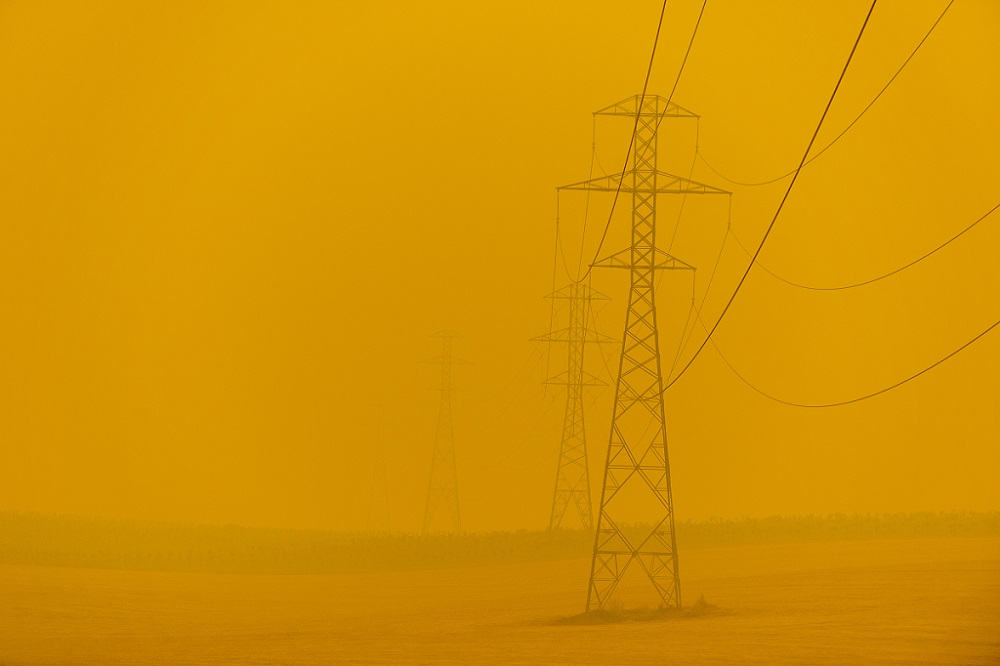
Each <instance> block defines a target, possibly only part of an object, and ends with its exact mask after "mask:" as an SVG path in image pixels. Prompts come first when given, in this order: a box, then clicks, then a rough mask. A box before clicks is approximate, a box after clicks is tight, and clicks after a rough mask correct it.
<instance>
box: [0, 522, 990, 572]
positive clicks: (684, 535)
mask: <svg viewBox="0 0 1000 666" xmlns="http://www.w3.org/2000/svg"><path fill="white" fill-rule="evenodd" d="M633 529H635V530H636V531H639V530H640V529H641V527H640V526H636V527H635V528H633ZM977 535H978V536H984V535H1000V513H913V514H882V515H860V514H854V515H845V514H838V515H832V516H825V517H818V516H803V517H781V516H775V517H771V518H763V519H751V518H747V519H740V520H708V521H701V522H681V523H678V525H677V542H678V548H679V549H680V550H684V549H693V548H713V547H724V546H739V545H753V544H772V543H784V542H802V541H831V540H857V539H896V538H914V537H944V536H977ZM592 547H593V533H592V532H585V531H582V530H556V531H553V532H544V531H527V530H523V531H518V532H490V533H464V534H431V535H414V534H367V533H344V532H333V531H320V530H291V529H264V528H250V527H236V526H208V525H187V524H176V523H163V522H145V521H116V520H107V519H95V518H80V517H73V516H58V515H46V514H33V513H13V512H8V513H0V564H32V565H43V566H70V567H91V568H104V569H135V570H154V571H203V572H247V573H250V572H253V573H289V574H292V573H295V574H305V573H335V572H344V571H368V570H371V571H374V570H389V569H422V568H439V567H454V566H468V565H474V564H486V563H497V562H528V561H543V560H553V559H570V558H578V557H586V556H587V555H589V554H590V551H591V548H592Z"/></svg>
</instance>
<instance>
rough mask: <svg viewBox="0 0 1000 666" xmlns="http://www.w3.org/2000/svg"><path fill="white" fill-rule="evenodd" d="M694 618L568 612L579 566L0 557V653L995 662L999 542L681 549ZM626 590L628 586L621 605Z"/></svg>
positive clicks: (133, 659)
mask: <svg viewBox="0 0 1000 666" xmlns="http://www.w3.org/2000/svg"><path fill="white" fill-rule="evenodd" d="M681 558H682V560H681V563H682V566H683V579H684V596H685V601H686V602H687V603H689V604H691V603H694V602H695V601H696V600H697V599H698V597H699V596H700V595H702V594H704V596H705V598H706V599H707V600H708V601H709V602H711V603H713V604H715V605H717V606H718V607H719V610H718V611H717V612H714V613H711V614H707V615H703V616H700V617H693V618H686V619H671V620H655V621H648V622H634V621H633V622H619V623H612V624H596V625H582V624H572V623H570V624H567V623H565V622H564V620H565V618H567V617H569V616H572V615H574V614H577V613H579V612H580V610H582V604H583V593H584V590H585V579H586V575H587V572H588V567H589V561H584V560H572V561H563V562H545V563H537V564H520V565H510V566H489V567H476V568H467V569H454V570H438V571H412V572H391V573H383V574H372V573H367V574H350V575H327V576H273V575H267V576H262V575H219V574H178V573H149V572H128V571H102V570H86V569H60V568H39V567H0V664H4V665H14V664H17V665H20V664H102V665H103V664H114V663H121V664H334V663H336V664H370V663H387V664H393V663H460V662H461V663H499V662H503V663H505V664H574V665H575V666H580V665H582V664H593V663H608V664H623V663H635V664H665V663H670V664H702V663H703V664H713V665H714V664H885V663H893V664H998V663H1000V538H951V539H944V538H942V539H926V540H893V541H858V542H834V543H817V544H792V545H780V546H753V547H740V548H717V549H711V550H700V551H697V550H691V551H687V552H682V553H681ZM627 599H628V596H626V600H627Z"/></svg>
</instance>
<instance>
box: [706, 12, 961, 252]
mask: <svg viewBox="0 0 1000 666" xmlns="http://www.w3.org/2000/svg"><path fill="white" fill-rule="evenodd" d="M953 2H955V0H950V1H949V2H948V4H947V5H946V6H945V8H944V11H942V12H941V14H940V15H939V16H938V17H937V20H936V21H934V24H933V25H931V27H930V30H928V31H927V33H926V34H925V35H924V37H923V39H921V40H920V42H919V43H918V44H917V46H916V47H915V48H914V49H913V51H911V52H910V55H909V56H908V57H907V58H906V60H904V61H903V64H902V65H900V66H899V69H897V70H896V73H895V74H893V75H892V78H890V79H889V81H888V83H886V84H885V85H884V86H882V89H881V90H879V91H878V94H877V95H875V97H874V98H872V101H870V102H868V106H866V107H865V108H863V109H862V110H861V113H859V114H858V115H857V117H856V118H855V119H854V120H852V121H851V124H850V125H848V126H847V127H845V128H844V129H843V131H841V133H840V134H838V135H837V136H836V137H834V139H833V141H831V142H830V143H828V144H826V147H825V148H823V150H821V151H819V152H818V153H816V154H815V155H813V156H812V157H810V158H809V161H807V162H806V163H805V164H803V165H802V166H806V165H808V164H810V163H811V162H812V161H813V160H815V159H816V158H818V157H819V156H820V155H822V154H823V153H825V152H826V151H827V150H829V149H830V147H831V146H833V144H835V143H837V141H839V140H840V137H842V136H844V135H845V134H847V132H848V130H850V129H851V128H852V127H854V125H855V123H857V122H858V121H859V120H861V116H863V115H865V113H867V112H868V109H870V108H872V106H873V105H874V104H875V102H877V101H878V98H879V97H881V96H882V93H884V92H885V91H886V90H888V88H889V86H891V85H892V83H893V82H894V81H895V80H896V77H898V76H899V74H900V72H902V71H903V68H905V67H906V65H907V64H909V62H910V60H912V59H913V56H915V55H917V51H919V50H920V47H921V46H923V45H924V42H926V41H927V38H928V37H930V36H931V33H932V32H934V29H935V28H936V27H937V25H938V23H940V22H941V19H943V18H944V15H945V14H947V13H948V9H950V8H951V5H952V3H953ZM696 157H700V158H701V161H702V162H704V163H705V166H707V167H708V168H709V169H711V170H712V172H713V173H715V175H716V176H718V177H719V178H722V179H723V180H726V181H729V182H730V183H732V184H733V185H743V186H745V187H758V186H760V185H770V184H771V183H776V182H778V181H779V180H784V179H785V178H788V177H789V176H791V175H792V174H793V173H795V172H796V171H797V170H798V169H793V170H792V171H789V172H788V173H786V174H785V175H783V176H778V177H777V178H772V179H771V180H763V181H760V182H758V183H747V182H743V181H739V180H733V179H732V178H728V177H727V176H724V175H723V174H721V173H719V171H718V170H717V169H716V168H715V167H714V166H712V165H711V164H709V162H708V160H706V159H705V156H704V155H702V154H701V152H700V151H698V152H696ZM799 168H800V169H801V168H802V167H799ZM762 268H763V267H762ZM765 270H766V269H765Z"/></svg>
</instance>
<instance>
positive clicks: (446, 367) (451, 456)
mask: <svg viewBox="0 0 1000 666" xmlns="http://www.w3.org/2000/svg"><path fill="white" fill-rule="evenodd" d="M434 337H437V338H441V357H440V358H437V359H434V360H432V361H429V362H430V363H437V364H439V365H440V366H441V385H440V386H438V391H440V393H441V401H440V403H439V407H438V421H437V431H436V433H435V435H434V457H433V458H432V459H431V479H430V484H429V485H428V487H427V505H426V507H425V508H424V533H425V534H426V533H427V532H430V531H431V530H432V529H433V528H434V524H435V523H434V517H435V514H436V513H437V511H438V509H439V508H441V506H442V505H443V506H444V508H445V510H446V511H447V512H448V520H449V521H450V525H451V530H452V531H454V532H461V531H462V519H461V516H460V514H459V511H458V474H457V472H456V469H455V440H454V435H453V432H452V425H451V368H452V366H453V365H455V364H458V363H465V361H460V360H457V359H455V358H453V357H452V354H451V347H452V340H453V339H455V338H456V337H460V336H459V335H458V334H457V333H455V332H453V331H442V332H441V333H438V334H437V335H435V336H434Z"/></svg>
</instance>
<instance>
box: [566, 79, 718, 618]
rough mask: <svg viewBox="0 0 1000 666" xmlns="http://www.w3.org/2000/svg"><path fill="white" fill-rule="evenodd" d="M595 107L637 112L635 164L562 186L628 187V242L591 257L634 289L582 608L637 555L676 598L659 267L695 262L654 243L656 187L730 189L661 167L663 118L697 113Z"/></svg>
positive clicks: (632, 102) (644, 101) (610, 587)
mask: <svg viewBox="0 0 1000 666" xmlns="http://www.w3.org/2000/svg"><path fill="white" fill-rule="evenodd" d="M595 115H608V116H626V117H629V118H632V119H634V121H635V131H634V135H633V147H634V148H633V154H632V161H631V162H632V163H631V168H630V169H628V170H626V171H625V172H624V173H621V174H612V175H610V176H604V177H602V178H596V179H592V180H588V181H584V182H580V183H574V184H572V185H567V186H564V187H562V188H560V189H567V190H591V191H603V192H615V191H617V190H619V189H620V191H622V192H629V193H631V194H632V237H631V243H630V245H629V247H628V248H626V249H625V250H622V251H620V252H617V253H615V254H612V255H610V256H608V257H606V258H604V259H601V260H599V261H597V262H595V263H594V266H595V267H608V268H620V269H627V270H628V271H629V276H630V289H629V299H628V310H627V314H626V318H625V331H624V334H623V336H622V348H621V357H620V360H619V366H618V368H619V369H618V378H617V380H616V382H615V400H614V407H613V412H612V417H611V434H610V438H609V442H608V452H607V459H606V462H605V467H604V483H603V486H602V488H601V505H600V510H599V512H598V518H597V530H596V534H595V538H594V552H593V558H592V560H591V571H590V582H589V585H588V588H587V608H586V610H588V611H590V610H592V609H595V608H602V607H604V606H605V604H606V603H607V602H608V600H609V598H610V597H611V596H612V594H613V593H614V592H615V588H617V587H618V584H619V583H620V582H621V581H622V578H623V576H624V575H625V573H626V572H627V571H628V570H629V569H630V567H632V566H633V565H636V564H637V565H638V566H639V567H641V568H642V571H643V572H644V573H645V575H646V577H647V578H648V579H649V581H650V583H652V587H653V589H654V590H655V592H656V594H657V595H658V596H659V599H660V602H661V604H662V605H664V606H676V607H680V605H681V585H680V573H679V569H678V561H677V540H676V536H675V534H674V510H673V495H672V492H671V486H670V461H669V457H668V455H667V436H666V429H665V420H666V418H665V412H664V407H663V374H662V369H661V364H660V342H659V336H658V331H657V320H656V298H655V288H656V282H655V276H656V271H658V270H693V267H692V266H690V265H688V264H686V263H684V262H683V261H680V260H679V259H676V258H674V257H672V256H670V255H669V254H667V253H666V252H663V251H661V250H659V249H657V247H656V198H657V195H659V194H729V192H726V191H725V190H721V189H718V188H715V187H712V186H710V185H704V184H702V183H697V182H694V181H692V180H689V179H687V178H681V177H679V176H673V175H671V174H668V173H665V172H662V171H659V170H658V169H657V156H656V137H657V132H658V129H659V124H660V121H661V120H662V119H663V118H697V117H698V116H697V115H695V114H693V113H691V112H690V111H688V110H686V109H684V108H682V107H680V106H678V105H676V104H673V103H672V102H670V101H668V100H666V99H664V98H662V97H659V96H656V95H648V96H645V97H641V96H639V95H636V96H634V97H630V98H628V99H625V100H622V101H621V102H618V103H617V104H613V105H611V106H609V107H607V108H604V109H601V110H600V111H597V112H595Z"/></svg>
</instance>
